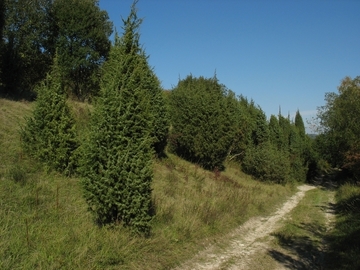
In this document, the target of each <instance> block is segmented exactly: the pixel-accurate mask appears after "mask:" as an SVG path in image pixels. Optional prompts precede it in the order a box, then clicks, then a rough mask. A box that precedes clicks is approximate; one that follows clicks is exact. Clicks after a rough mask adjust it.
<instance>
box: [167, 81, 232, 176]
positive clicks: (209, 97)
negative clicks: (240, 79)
mask: <svg viewBox="0 0 360 270" xmlns="http://www.w3.org/2000/svg"><path fill="white" fill-rule="evenodd" d="M229 95H230V96H231V92H230V91H228V90H227V89H226V88H225V86H223V85H221V84H219V83H218V80H217V78H216V77H213V78H210V79H206V78H204V77H199V78H194V77H192V76H191V75H190V76H188V77H187V78H185V79H184V80H181V81H179V83H178V85H177V87H175V88H174V89H173V90H172V93H171V95H170V104H171V114H170V115H171V117H172V130H171V138H172V141H171V147H172V150H173V151H174V152H175V153H176V154H178V155H179V156H181V157H183V158H185V159H187V160H190V161H192V162H196V163H198V164H199V165H201V166H203V167H204V168H206V169H210V170H212V169H214V168H215V167H217V168H219V169H221V168H222V167H223V162H224V160H225V159H226V157H227V155H228V152H229V149H230V146H231V144H232V143H233V139H234V133H235V132H236V129H235V123H236V122H235V119H234V117H233V114H232V112H233V111H236V108H233V107H232V106H234V104H235V106H236V103H234V102H231V97H229Z"/></svg>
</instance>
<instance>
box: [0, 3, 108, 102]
mask: <svg viewBox="0 0 360 270" xmlns="http://www.w3.org/2000/svg"><path fill="white" fill-rule="evenodd" d="M0 29H1V30H0V42H1V44H0V48H1V55H0V70H1V73H0V94H1V95H2V96H5V97H9V98H16V99H23V98H25V99H34V98H35V96H36V92H35V91H34V90H35V87H36V85H37V84H38V83H39V82H41V81H42V80H43V79H44V78H45V77H46V74H47V73H48V72H49V71H50V69H51V66H52V63H53V60H54V58H55V55H56V56H57V62H58V64H57V65H58V69H59V72H60V76H61V80H62V83H63V84H64V87H65V90H66V91H67V94H69V95H71V96H73V97H76V98H77V99H79V100H85V99H89V98H91V97H92V96H93V95H96V94H97V93H98V91H99V89H100V88H99V83H100V75H101V74H100V67H101V65H102V64H103V63H104V62H105V61H106V59H107V58H108V54H109V51H110V44H111V42H110V40H109V37H110V35H111V33H112V22H110V20H109V16H108V14H107V12H106V11H103V10H101V9H100V8H99V5H98V1H97V0H32V1H28V0H1V1H0Z"/></svg>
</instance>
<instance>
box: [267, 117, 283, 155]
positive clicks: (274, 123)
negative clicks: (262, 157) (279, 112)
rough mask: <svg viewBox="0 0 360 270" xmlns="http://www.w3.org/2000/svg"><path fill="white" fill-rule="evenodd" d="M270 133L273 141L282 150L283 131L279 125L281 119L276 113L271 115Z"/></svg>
mask: <svg viewBox="0 0 360 270" xmlns="http://www.w3.org/2000/svg"><path fill="white" fill-rule="evenodd" d="M269 134H270V141H271V143H272V144H273V145H274V146H275V147H276V148H277V149H278V150H281V146H282V133H281V129H280V125H279V120H278V119H277V117H276V116H275V115H271V116H270V121H269Z"/></svg>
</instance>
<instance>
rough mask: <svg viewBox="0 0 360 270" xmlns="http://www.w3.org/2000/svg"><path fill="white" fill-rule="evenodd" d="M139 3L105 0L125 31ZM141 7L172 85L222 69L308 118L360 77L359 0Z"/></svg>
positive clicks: (153, 56) (147, 1)
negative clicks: (124, 24)
mask: <svg viewBox="0 0 360 270" xmlns="http://www.w3.org/2000/svg"><path fill="white" fill-rule="evenodd" d="M132 2H133V1H132V0H100V2H99V4H100V8H101V9H103V10H106V11H107V12H108V14H109V17H110V20H111V21H112V22H113V23H114V27H115V28H116V29H117V31H118V32H119V34H121V33H122V28H121V27H122V21H121V17H123V18H126V17H127V16H128V14H129V12H130V6H131V4H132ZM137 8H138V16H139V17H140V18H143V19H144V21H143V23H142V25H141V28H140V33H141V39H140V42H141V44H143V47H144V48H145V50H146V53H147V54H148V55H149V56H150V58H149V63H150V65H151V66H152V67H153V68H154V70H155V72H156V74H157V76H158V77H159V79H160V80H161V82H162V86H163V87H164V88H165V89H171V88H173V87H174V86H176V85H177V83H178V80H179V78H180V79H183V78H185V77H186V76H187V75H189V74H192V75H193V76H204V77H212V76H213V75H214V73H215V72H216V74H217V78H218V79H219V81H220V83H223V84H225V85H226V86H227V87H228V88H229V89H231V90H232V91H234V92H235V93H236V94H238V95H240V94H242V95H243V96H246V97H247V98H248V99H253V100H254V102H255V103H256V104H258V105H259V106H260V107H261V108H262V109H263V110H264V111H265V113H266V115H267V116H268V117H270V115H271V114H275V115H277V114H278V111H279V106H280V107H281V111H282V114H283V115H285V116H287V115H288V113H290V115H291V116H293V115H294V114H295V112H296V110H297V109H299V110H300V112H301V114H302V116H303V118H304V121H306V120H307V119H310V118H311V117H313V116H315V115H316V109H317V107H318V106H322V105H324V103H325V102H324V95H325V93H326V92H336V91H337V86H338V85H339V84H340V81H341V79H342V78H344V77H345V76H350V77H352V78H354V77H356V76H360V16H359V11H360V1H359V0H301V1H300V0H272V1H270V0H253V1H251V0H246V1H242V0H140V1H139V2H138V4H137ZM308 131H309V130H308ZM309 132H310V131H309Z"/></svg>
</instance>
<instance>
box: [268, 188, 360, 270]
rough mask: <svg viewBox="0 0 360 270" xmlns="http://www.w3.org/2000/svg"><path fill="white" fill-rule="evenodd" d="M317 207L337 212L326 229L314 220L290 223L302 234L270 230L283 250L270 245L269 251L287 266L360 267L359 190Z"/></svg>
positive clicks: (324, 210) (307, 267)
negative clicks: (329, 226)
mask: <svg viewBox="0 0 360 270" xmlns="http://www.w3.org/2000/svg"><path fill="white" fill-rule="evenodd" d="M321 187H322V188H326V189H331V190H332V189H333V187H332V186H331V187H330V188H329V185H328V184H325V185H321ZM318 207H320V208H321V209H322V210H323V212H334V213H336V215H337V220H336V224H335V226H334V227H333V228H332V230H331V231H330V232H329V231H327V230H326V228H325V227H324V226H319V225H317V224H314V223H300V225H298V224H292V226H294V227H297V228H298V229H301V230H304V231H305V232H304V235H306V236H297V235H293V234H286V233H276V234H274V236H275V237H276V238H277V240H278V243H279V245H280V246H281V247H282V248H283V249H284V251H283V252H280V251H279V250H275V249H272V250H269V251H268V253H269V255H270V256H271V257H273V258H274V259H275V260H277V261H278V262H279V263H281V264H282V265H284V266H285V267H286V268H288V269H351V270H354V269H360V194H356V195H352V196H348V197H347V198H346V199H342V200H340V201H339V202H338V203H337V204H333V203H328V204H326V205H325V206H318ZM307 235H309V236H307ZM310 237H311V238H310Z"/></svg>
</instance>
